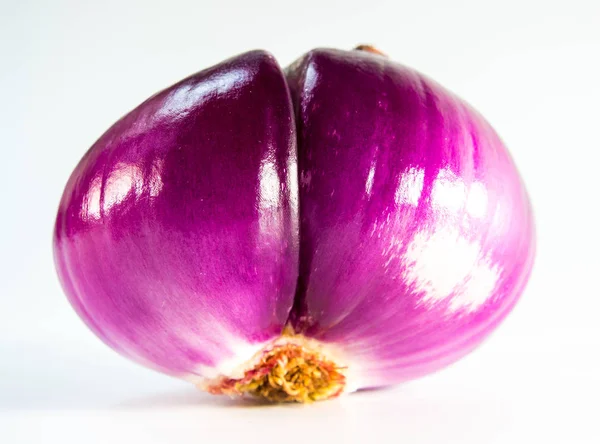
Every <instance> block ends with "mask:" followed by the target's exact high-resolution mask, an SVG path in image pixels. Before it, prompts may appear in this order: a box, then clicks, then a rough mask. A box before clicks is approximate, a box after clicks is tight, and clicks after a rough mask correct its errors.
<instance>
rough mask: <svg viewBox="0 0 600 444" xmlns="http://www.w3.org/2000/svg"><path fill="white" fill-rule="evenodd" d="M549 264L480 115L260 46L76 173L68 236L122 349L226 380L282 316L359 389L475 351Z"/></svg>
mask: <svg viewBox="0 0 600 444" xmlns="http://www.w3.org/2000/svg"><path fill="white" fill-rule="evenodd" d="M286 76H287V78H286ZM534 252H535V233H534V224H533V217H532V212H531V206H530V204H529V199H528V196H527V193H526V191H525V188H524V186H523V183H522V181H521V179H520V177H519V174H518V171H517V169H516V168H515V165H514V163H513V161H512V159H511V158H510V155H509V153H508V151H507V150H506V148H505V147H504V145H503V143H502V141H501V140H500V139H499V137H498V136H497V135H496V133H495V131H494V130H493V129H492V127H491V126H490V125H489V124H488V123H487V122H486V121H485V120H484V119H483V118H482V117H481V116H480V115H479V114H478V113H477V112H476V111H475V110H473V109H472V108H471V107H470V106H469V105H467V104H466V103H464V102H463V101H461V100H460V99H459V98H457V97H456V96H454V95H453V94H452V93H450V92H448V91H447V90H445V89H444V88H443V87H441V86H440V85H438V84H437V83H435V82H433V81H431V80H429V79H428V78H426V77H424V76H423V75H421V74H419V73H417V72H415V71H413V70H410V69H408V68H405V67H403V66H401V65H398V64H395V63H393V62H391V61H389V60H388V59H387V58H385V57H383V56H381V55H375V54H371V53H369V52H365V51H338V50H328V49H318V50H314V51H311V52H309V53H308V54H306V55H305V56H304V57H302V58H301V59H300V60H298V61H297V62H296V63H294V64H293V65H292V66H291V67H290V68H289V69H288V70H287V72H286V74H284V73H283V72H282V70H281V69H280V68H279V66H278V65H277V63H276V62H275V60H274V59H273V58H272V57H271V56H270V55H268V54H267V53H265V52H262V51H253V52H249V53H246V54H243V55H240V56H238V57H234V58H232V59H229V60H227V61H225V62H223V63H221V64H219V65H217V66H215V67H213V68H210V69H208V70H205V71H202V72H200V73H198V74H195V75H193V76H191V77H189V78H187V79H185V80H183V81H181V82H179V83H178V84H176V85H174V86H172V87H170V88H168V89H166V90H164V91H162V92H160V93H158V94H156V95H154V96H152V97H151V98H150V99H148V100H147V101H146V102H144V103H143V104H141V105H140V106H139V107H138V108H136V109H135V110H133V111H132V112H130V113H129V114H127V115H126V116H125V117H123V118H122V119H121V120H120V121H118V122H117V123H116V124H115V125H114V126H113V127H112V128H110V129H109V130H108V131H107V132H106V133H105V134H104V135H103V136H102V137H101V138H100V139H99V140H98V141H97V142H96V143H95V144H94V145H93V146H92V148H91V149H90V150H89V151H88V152H87V153H86V154H85V156H84V157H83V159H82V160H81V161H80V163H79V164H78V165H77V167H76V169H75V171H74V172H73V174H72V176H71V178H70V179H69V181H68V183H67V186H66V188H65V191H64V194H63V197H62V200H61V203H60V207H59V211H58V216H57V220H56V229H55V238H54V253H55V261H56V265H57V269H58V273H59V277H60V280H61V282H62V284H63V287H64V289H65V292H66V293H67V295H68V297H69V300H70V302H71V303H72V305H73V306H74V307H75V309H76V310H77V312H78V314H79V315H80V316H81V317H82V318H83V320H84V321H85V322H86V323H87V325H88V326H89V327H90V328H91V329H92V330H93V331H94V332H95V333H96V334H97V335H98V336H99V337H100V338H101V339H102V340H104V341H105V342H106V343H107V344H108V345H109V346H111V347H112V348H114V349H115V350H117V351H118V352H120V353H122V354H123V355H125V356H128V357H129V358H131V359H134V360H136V361H138V362H140V363H142V364H144V365H147V366H149V367H152V368H155V369H157V370H160V371H163V372H165V373H168V374H171V375H174V376H178V377H183V378H186V379H190V380H192V381H195V382H196V381H198V380H207V379H208V380H210V381H214V380H215V379H214V378H215V377H217V376H218V375H225V376H227V377H231V374H232V373H233V369H236V368H237V369H239V367H240V366H243V365H244V363H245V362H247V361H248V360H249V359H250V358H251V357H252V356H253V355H254V354H255V353H256V352H258V351H260V350H261V349H262V348H263V347H264V346H265V344H268V343H269V341H272V340H275V339H276V338H278V337H279V336H280V335H281V334H282V332H283V330H284V327H285V326H286V324H287V325H289V326H291V327H292V328H293V330H294V332H295V333H297V334H298V335H299V336H295V337H294V338H291V339H290V337H288V336H286V337H285V338H283V340H284V341H285V340H287V339H290V340H292V339H293V340H296V339H299V340H301V341H304V340H305V338H303V337H302V336H305V337H307V338H309V339H315V340H317V341H316V342H315V341H313V342H311V341H305V342H303V343H305V344H312V345H311V346H313V345H314V344H320V346H323V349H324V350H325V349H327V350H329V351H332V356H333V355H335V356H336V357H338V356H339V357H343V362H341V364H342V366H343V367H344V368H347V372H348V375H347V376H348V390H351V389H356V388H367V387H377V386H384V385H390V384H394V383H398V382H402V381H405V380H407V379H412V378H415V377H418V376H421V375H424V374H427V373H430V372H432V371H435V370H438V369H440V368H442V367H444V366H446V365H448V364H450V363H452V362H454V361H455V360H457V359H458V358H460V357H461V356H463V355H465V354H466V353H468V352H469V351H470V350H472V349H473V348H474V347H475V346H477V345H478V344H479V343H480V342H481V341H482V340H483V339H484V338H485V337H487V336H488V335H489V334H490V333H491V331H492V330H493V329H494V328H495V327H496V326H497V325H498V324H499V322H500V321H501V320H502V319H503V318H504V317H505V316H506V315H507V314H508V313H509V311H510V310H511V308H512V307H513V306H514V304H515V302H516V301H517V299H518V297H519V296H520V295H521V293H522V291H523V289H524V286H525V284H526V281H527V279H528V277H529V274H530V272H531V268H532V265H533V259H534ZM287 332H289V329H288V330H286V333H287ZM286 338H287V339H286ZM333 352H334V353H333ZM236 378H237V377H236ZM217 379H218V378H217Z"/></svg>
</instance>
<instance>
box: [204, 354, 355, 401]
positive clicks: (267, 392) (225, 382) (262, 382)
mask: <svg viewBox="0 0 600 444" xmlns="http://www.w3.org/2000/svg"><path fill="white" fill-rule="evenodd" d="M342 370H343V369H342V368H339V367H337V366H336V365H335V364H334V363H333V362H331V361H329V360H328V359H327V358H325V357H324V356H322V355H321V354H319V353H318V352H315V351H312V350H309V349H307V348H305V347H303V346H302V345H298V344H284V345H278V346H276V347H274V348H273V349H271V350H269V351H267V352H265V354H264V355H263V356H262V358H261V360H260V362H259V363H258V364H257V365H256V366H255V367H254V368H252V369H250V370H248V371H246V372H245V374H244V376H243V378H241V379H226V378H224V379H221V380H220V381H219V382H218V383H217V384H215V385H212V386H211V387H209V388H208V391H209V392H210V393H213V394H229V395H244V394H249V395H252V396H256V397H259V398H263V399H266V400H268V401H271V402H307V403H309V402H313V401H320V400H323V399H328V398H335V397H336V396H338V395H339V394H341V393H342V391H343V389H344V385H345V383H346V379H345V377H344V375H343V373H342Z"/></svg>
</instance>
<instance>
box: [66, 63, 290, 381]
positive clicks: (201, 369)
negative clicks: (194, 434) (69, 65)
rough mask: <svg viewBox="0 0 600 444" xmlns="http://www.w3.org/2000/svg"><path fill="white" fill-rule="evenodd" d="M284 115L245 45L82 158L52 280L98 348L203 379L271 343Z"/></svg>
mask: <svg viewBox="0 0 600 444" xmlns="http://www.w3.org/2000/svg"><path fill="white" fill-rule="evenodd" d="M296 177H297V173H296V140H295V130H294V119H293V115H292V108H291V102H290V96H289V91H288V89H287V86H286V83H285V78H284V74H283V72H282V71H281V69H280V68H279V66H278V64H277V62H276V61H275V60H274V59H273V57H272V56H270V55H269V54H267V53H265V52H263V51H253V52H249V53H246V54H243V55H241V56H238V57H234V58H232V59H230V60H228V61H225V62H223V63H221V64H219V65H217V66H215V67H213V68H210V69H208V70H206V71H202V72H200V73H198V74H196V75H193V76H191V77H189V78H187V79H185V80H183V81H181V82H179V83H178V84H176V85H174V86H172V87H170V88H168V89H166V90H164V91H162V92H160V93H158V94H156V95H154V96H153V97H151V98H150V99H148V100H147V101H146V102H144V103H143V104H141V105H140V106H139V107H138V108H136V109H135V110H133V111H132V112H130V113H129V114H127V115H126V116H125V117H123V118H122V119H121V120H120V121H118V122H117V123H116V124H115V125H114V126H113V127H112V128H110V129H109V130H108V131H107V132H106V133H105V134H104V135H103V136H102V137H101V138H100V139H99V140H98V141H97V142H96V143H95V144H94V146H93V147H92V148H91V149H90V150H89V151H88V152H87V153H86V155H85V156H84V158H83V159H82V160H81V162H80V163H79V165H78V166H77V167H76V169H75V171H74V172H73V174H72V176H71V178H70V180H69V182H68V184H67V186H66V189H65V191H64V194H63V197H62V200H61V203H60V208H59V211H58V216H57V220H56V229H55V239H54V250H55V261H56V264H57V268H58V272H59V277H60V279H61V282H62V284H63V287H64V289H65V291H66V293H67V295H68V297H69V299H70V301H71V303H72V304H73V306H74V307H75V309H76V310H77V312H78V313H79V315H80V316H81V317H82V318H83V319H84V321H85V322H86V323H87V324H88V325H89V326H90V327H91V328H92V329H93V330H94V332H95V333H96V334H97V335H98V336H100V337H101V338H102V339H103V340H104V341H105V342H106V343H107V344H109V345H110V346H111V347H112V348H114V349H115V350H117V351H119V352H120V353H122V354H124V355H126V356H128V357H130V358H132V359H135V360H137V361H138V362H141V363H143V364H145V365H148V366H150V367H153V368H155V369H158V370H160V371H163V372H165V373H168V374H172V375H175V376H179V377H186V378H193V377H194V376H198V377H213V376H215V375H216V374H218V373H219V369H220V368H221V367H222V366H223V365H224V363H225V362H227V361H228V360H232V365H234V366H235V365H238V364H239V363H240V362H239V361H240V360H242V362H243V360H244V359H249V358H250V357H251V356H252V355H253V354H254V353H255V352H256V351H257V349H258V348H260V347H261V346H262V344H263V343H265V342H266V341H269V340H272V339H274V338H276V337H278V336H279V335H280V333H281V331H282V329H283V328H284V324H285V322H286V320H287V318H288V314H289V310H290V308H291V306H292V302H293V296H294V289H295V285H296V278H297V273H298V272H297V269H298V226H297V207H298V202H297V179H296Z"/></svg>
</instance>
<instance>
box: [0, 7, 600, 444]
mask: <svg viewBox="0 0 600 444" xmlns="http://www.w3.org/2000/svg"><path fill="white" fill-rule="evenodd" d="M599 29H600V2H598V1H597V0H589V1H584V0H569V1H563V0H561V1H555V0H539V1H533V0H529V1H527V0H525V1H523V0H502V1H483V0H471V1H445V0H437V1H433V0H430V1H412V2H406V1H400V0H368V1H362V2H358V1H354V0H352V1H341V0H304V1H295V2H287V1H284V0H280V1H266V0H258V1H256V0H221V1H220V2H212V3H209V2H207V1H205V0H191V1H183V0H170V1H166V2H157V1H151V0H140V1H122V0H105V1H74V0H73V1H65V0H53V1H44V0H39V1H35V0H21V1H17V0H1V1H0V92H1V95H0V131H1V132H0V150H1V157H0V168H1V170H0V171H1V172H0V442H1V443H3V444H12V443H21V442H23V443H30V442H31V443H55V442H56V443H58V442H60V443H108V442H110V443H120V442H127V443H131V442H136V443H137V442H140V443H154V442H164V443H187V442H190V443H192V442H193V443H213V442H215V443H219V442H261V443H263V442H275V441H277V442H284V443H285V442H289V443H294V442H320V441H321V440H322V441H324V442H329V443H335V442H350V441H353V440H354V441H357V442H367V441H366V440H367V439H374V442H382V441H389V442H399V443H450V442H459V443H513V442H528V443H536V442H546V443H547V442H564V443H574V442H600V434H599V433H598V427H597V425H596V424H597V421H598V413H599V412H600V409H599V407H598V398H599V397H600V382H599V381H600V362H599V361H600V358H599V354H600V326H599V322H598V314H599V312H600V291H599V289H598V278H599V277H600V254H599V247H600V237H599V235H598V230H599V228H600V224H599V217H598V215H599V210H598V206H599V204H600V202H599V196H598V195H599V191H600V185H599V184H598V180H599V177H600V171H599V169H598V166H599V164H600V107H599V104H600V87H599V86H598V84H599V81H600V65H599V63H600V62H599V59H600V31H599ZM365 42H367V43H374V44H376V45H377V46H378V47H379V48H380V49H382V50H383V51H384V52H386V53H388V54H389V55H390V56H391V58H393V59H396V60H398V61H400V62H402V63H404V64H407V65H410V66H412V67H415V68H417V69H419V70H420V71H422V72H424V73H426V74H428V75H429V76H431V77H433V78H435V79H436V80H438V81H439V82H441V83H442V84H444V85H446V86H447V87H448V88H450V89H452V90H454V91H455V92H457V93H458V94H459V95H461V96H462V97H464V98H465V99H466V100H467V101H469V102H471V103H472V104H473V105H474V106H475V107H476V108H478V109H479V110H480V111H481V112H482V113H483V114H484V115H485V116H486V117H487V118H488V119H489V120H490V121H491V122H492V124H493V125H494V126H495V127H496V129H497V130H498V132H499V133H500V134H501V136H502V137H503V138H504V140H505V141H506V143H507V145H508V146H509V147H510V149H511V152H512V154H513V156H514V158H515V161H516V162H517V164H518V166H519V168H520V170H521V173H522V175H523V177H524V179H525V182H526V184H527V186H528V189H529V191H530V193H531V197H532V200H533V203H534V207H535V212H536V220H537V227H538V245H539V246H538V255H537V262H536V265H535V269H534V274H533V277H532V279H531V281H530V284H529V286H528V288H527V290H526V292H525V294H524V296H523V298H522V300H521V302H520V303H519V304H518V305H517V308H516V309H515V311H514V312H513V313H512V315H511V316H510V317H509V318H508V319H507V321H506V322H505V323H504V324H503V325H502V326H501V328H499V330H498V331H497V332H496V334H494V335H493V336H492V337H491V338H490V339H489V340H488V341H487V342H486V343H485V345H484V346H482V347H481V348H480V349H478V350H477V351H476V352H475V353H473V354H472V355H470V356H469V357H467V358H466V359H464V360H463V361H461V362H459V363H457V364H455V365H454V366H452V367H451V368H449V369H447V370H444V371H442V372H439V373H437V374H435V375H431V376H428V377H426V378H423V379H420V380H418V381H415V382H412V383H408V384H405V385H403V386H401V387H397V388H394V389H388V390H382V391H374V392H367V393H359V394H356V395H351V396H349V397H346V398H343V399H339V400H335V401H330V402H323V403H319V404H315V405H311V406H284V407H281V406H277V407H251V406H248V405H243V404H242V405H240V404H232V403H231V402H229V401H228V400H226V399H220V398H214V397H211V396H208V395H205V394H203V393H199V392H197V391H195V389H194V388H193V387H191V386H189V385H188V384H186V383H184V382H180V381H177V380H174V379H171V378H169V377H166V376H163V375H160V374H158V373H154V372H152V371H150V370H146V369H144V368H142V367H139V366H137V365H135V364H132V363H130V362H128V361H126V360H125V359H123V358H121V357H120V356H118V355H117V354H116V353H114V352H112V351H111V350H109V349H108V348H107V347H106V346H104V345H103V344H102V343H101V342H100V341H99V340H98V339H96V338H95V337H94V336H93V334H92V333H90V332H89V331H88V330H87V329H86V328H85V327H84V325H83V323H82V322H81V321H80V320H79V319H78V318H77V316H76V315H75V313H74V312H73V311H72V309H71V308H70V306H69V304H68V303H67V301H66V298H65V297H64V295H63V294H62V291H61V289H60V286H59V284H58V280H57V278H56V276H55V271H54V265H53V262H52V253H51V232H52V225H53V222H54V216H55V211H56V208H57V205H58V200H59V197H60V194H61V192H62V188H63V186H64V184H65V182H66V180H67V178H68V176H69V174H70V172H71V170H72V169H73V167H74V166H75V164H76V162H77V161H78V160H79V158H80V157H81V156H82V155H83V153H84V151H85V150H86V149H87V148H88V147H89V146H90V145H91V144H92V143H93V142H94V141H95V139H96V138H97V137H98V136H99V135H100V134H101V133H102V132H103V131H104V130H105V129H106V128H107V127H108V126H109V125H110V124H111V123H112V122H113V121H115V120H116V119H117V118H118V117H120V116H121V115H122V114H123V113H125V112H126V111H128V110H129V109H131V108H133V107H134V106H135V105H137V104H138V103H139V102H141V101H142V100H143V99H145V98H146V97H147V96H149V95H151V94H152V93H154V92H155V91H157V90H158V89H162V88H163V87H165V86H167V85H169V84H171V83H173V82H175V81H177V80H179V79H180V78H182V77H184V76H187V75H188V74H191V73H193V72H195V71H198V70H200V69H202V68H205V67H207V66H209V65H211V64H214V63H217V62H218V61H220V60H222V59H225V58H228V57H230V56H232V55H234V54H237V53H240V52H243V51H246V50H249V49H254V48H264V49H267V50H270V51H271V52H272V53H273V54H274V55H275V56H276V57H277V58H278V59H279V61H280V62H281V64H282V65H286V64H288V63H289V62H291V61H292V60H293V59H295V58H296V57H298V56H300V55H301V54H302V53H303V52H305V51H307V50H309V49H311V48H313V47H317V46H329V47H339V48H352V47H353V46H355V45H356V44H357V43H365Z"/></svg>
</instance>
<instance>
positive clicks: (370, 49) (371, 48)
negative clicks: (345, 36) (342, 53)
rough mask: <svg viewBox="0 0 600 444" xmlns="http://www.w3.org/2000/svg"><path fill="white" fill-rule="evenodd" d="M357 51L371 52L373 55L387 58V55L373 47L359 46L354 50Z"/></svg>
mask: <svg viewBox="0 0 600 444" xmlns="http://www.w3.org/2000/svg"><path fill="white" fill-rule="evenodd" d="M354 50H355V51H365V52H370V53H371V54H377V55H380V56H383V57H387V54H385V53H384V52H381V51H380V50H379V49H377V48H375V47H374V46H372V45H358V46H357V47H356V48H354Z"/></svg>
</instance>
